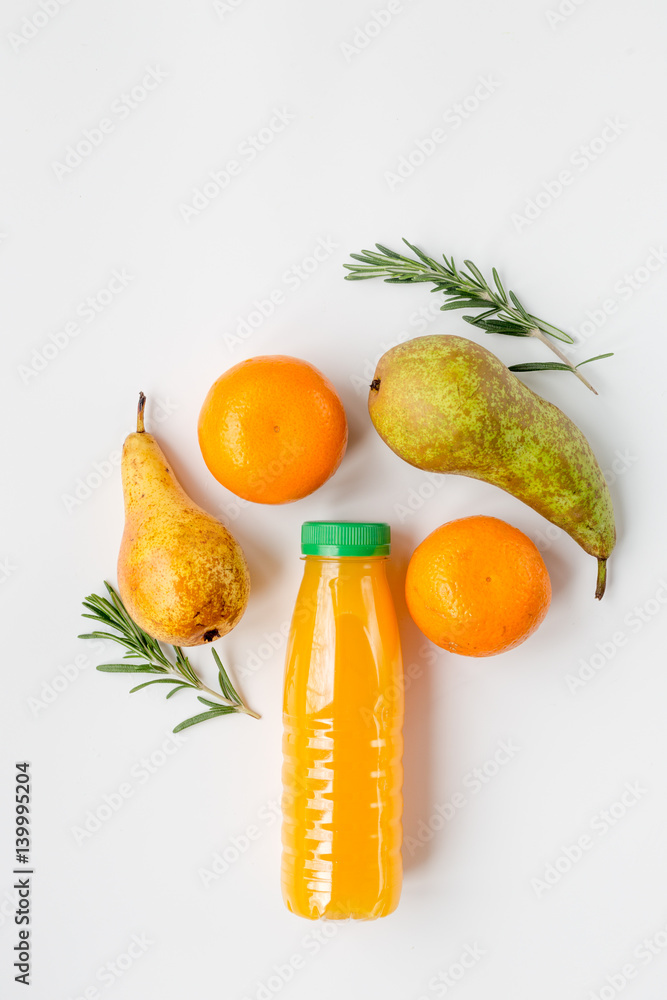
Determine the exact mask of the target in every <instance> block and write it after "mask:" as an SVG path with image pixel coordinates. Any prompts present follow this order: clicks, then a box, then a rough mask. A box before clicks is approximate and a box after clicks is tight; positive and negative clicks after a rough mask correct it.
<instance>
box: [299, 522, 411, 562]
mask: <svg viewBox="0 0 667 1000" xmlns="http://www.w3.org/2000/svg"><path fill="white" fill-rule="evenodd" d="M390 541H391V528H390V527H389V525H388V524H385V523H384V522H378V521H305V522H304V523H303V524H302V525H301V552H302V553H303V555H305V556H388V555H389V550H390V548H391V546H390Z"/></svg>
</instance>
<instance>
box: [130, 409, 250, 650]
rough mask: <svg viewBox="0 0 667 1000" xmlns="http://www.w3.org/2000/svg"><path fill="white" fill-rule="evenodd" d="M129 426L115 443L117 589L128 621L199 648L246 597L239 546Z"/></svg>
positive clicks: (150, 440) (226, 625)
mask: <svg viewBox="0 0 667 1000" xmlns="http://www.w3.org/2000/svg"><path fill="white" fill-rule="evenodd" d="M145 404H146V397H145V396H144V394H143V392H142V393H140V395H139V407H138V410H137V430H136V432H135V433H132V434H129V435H128V437H127V438H126V440H125V444H124V446H123V459H122V477H123V493H124V497H125V529H124V531H123V539H122V541H121V545H120V553H119V556H118V589H119V591H120V595H121V597H122V599H123V602H124V603H125V607H126V608H127V610H128V612H129V614H130V615H131V617H132V618H133V619H134V621H135V622H136V623H137V624H138V625H140V626H141V628H143V629H144V631H145V632H148V634H149V635H151V636H153V638H155V639H159V640H160V641H161V642H168V643H171V644H172V645H174V646H199V645H201V644H202V643H205V642H213V640H214V639H217V638H218V637H219V636H222V635H225V634H226V633H227V632H229V631H231V629H233V628H234V626H235V625H236V624H237V623H238V622H239V620H240V619H241V616H242V615H243V612H244V611H245V609H246V605H247V603H248V593H249V590H250V577H249V574H248V567H247V564H246V561H245V557H244V555H243V551H242V549H241V546H240V545H239V544H238V542H237V541H236V539H235V538H234V537H233V536H232V535H231V534H230V532H229V531H227V529H226V528H225V526H224V525H223V524H221V523H220V521H217V520H216V519H215V518H214V517H212V516H211V515H210V514H207V513H206V511H205V510H202V508H201V507H199V506H198V505H197V504H196V503H195V502H194V501H193V500H191V499H190V497H189V496H188V495H187V493H186V492H185V490H184V489H183V487H182V486H181V484H180V483H179V482H178V480H177V479H176V477H175V475H174V473H173V472H172V470H171V468H170V466H169V462H168V461H167V459H166V458H165V456H164V454H163V452H162V450H161V448H160V446H159V444H158V443H157V441H156V440H155V438H154V437H153V435H152V434H147V433H146V431H145V430H144V407H145Z"/></svg>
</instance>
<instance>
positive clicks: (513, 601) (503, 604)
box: [405, 516, 551, 656]
mask: <svg viewBox="0 0 667 1000" xmlns="http://www.w3.org/2000/svg"><path fill="white" fill-rule="evenodd" d="M405 596H406V600H407V604H408V608H409V611H410V614H411V615H412V617H413V619H414V621H415V623H416V624H417V625H418V626H419V628H420V629H421V630H422V632H423V633H424V635H426V636H427V637H428V638H429V639H430V640H431V641H432V642H434V643H435V644H436V646H441V647H442V648H443V649H448V650H449V651H450V652H452V653H461V654H463V655H464V656H493V655H494V653H503V652H506V651H507V650H508V649H514V648H515V646H518V645H520V643H522V642H523V641H524V640H525V639H527V638H528V636H529V635H531V634H532V633H533V632H534V631H535V629H536V628H537V627H538V625H539V624H540V623H541V622H542V620H543V619H544V616H545V615H546V613H547V610H548V608H549V603H550V601H551V581H550V580H549V574H548V572H547V568H546V566H545V565H544V560H543V559H542V556H541V555H540V553H539V552H538V550H537V548H536V546H535V545H534V544H533V542H531V540H530V538H527V537H526V535H524V534H523V532H522V531H519V529H518V528H513V527H512V525H511V524H507V523H506V522H505V521H501V520H499V519H498V518H497V517H483V516H477V517H463V518H460V520H458V521H450V522H449V523H448V524H443V525H442V526H441V527H439V528H436V530H435V531H434V532H432V533H431V534H430V535H429V536H428V538H425V539H424V541H423V542H422V543H421V545H418V546H417V548H416V549H415V551H414V552H413V553H412V558H411V559H410V564H409V566H408V573H407V577H406V581H405Z"/></svg>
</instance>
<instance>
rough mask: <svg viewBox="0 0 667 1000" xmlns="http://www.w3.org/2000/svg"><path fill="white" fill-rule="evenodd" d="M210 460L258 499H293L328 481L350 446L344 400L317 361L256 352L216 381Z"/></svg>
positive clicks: (208, 407)
mask: <svg viewBox="0 0 667 1000" xmlns="http://www.w3.org/2000/svg"><path fill="white" fill-rule="evenodd" d="M199 446H200V448H201V452H202V455H203V456H204V461H205V462H206V465H207V466H208V468H209V469H210V471H211V472H212V473H213V475H214V476H215V478H216V479H217V480H218V482H220V483H222V485H223V486H225V487H226V488H227V489H228V490H231V492H232V493H235V494H236V495H237V496H239V497H242V498H243V499H244V500H251V501H253V502H254V503H270V504H278V503H290V502H292V501H293V500H300V499H301V498H302V497H305V496H307V495H308V494H309V493H312V492H313V491H314V490H316V489H318V488H319V487H320V486H322V484H323V483H325V482H326V481H327V479H329V478H330V476H332V475H333V474H334V472H335V471H336V469H337V468H338V466H339V465H340V462H341V460H342V458H343V455H344V453H345V448H346V446H347V420H346V418H345V410H344V409H343V404H342V403H341V401H340V398H339V397H338V394H337V393H336V390H335V389H334V387H333V385H332V384H331V382H330V381H329V380H328V379H327V378H326V377H325V376H324V375H323V374H322V372H320V371H318V369H317V368H315V366H314V365H311V364H310V363H309V362H308V361H302V360H301V359H300V358H291V357H287V356H285V355H281V354H275V355H264V356H260V357H255V358H249V359H248V360H247V361H241V362H240V364H238V365H234V367H233V368H230V369H229V370H228V371H226V372H224V373H223V374H222V375H221V376H220V378H219V379H217V381H216V382H214V383H213V385H212V386H211V388H210V389H209V391H208V395H207V396H206V399H205V400H204V405H203V406H202V409H201V413H200V414H199Z"/></svg>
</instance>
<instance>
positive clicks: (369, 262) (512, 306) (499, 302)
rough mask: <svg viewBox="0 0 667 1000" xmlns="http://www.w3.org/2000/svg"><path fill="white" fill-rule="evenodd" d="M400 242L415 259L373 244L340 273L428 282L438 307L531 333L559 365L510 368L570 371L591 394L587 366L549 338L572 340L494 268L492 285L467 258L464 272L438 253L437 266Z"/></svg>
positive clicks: (491, 329)
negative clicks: (532, 309) (439, 296)
mask: <svg viewBox="0 0 667 1000" xmlns="http://www.w3.org/2000/svg"><path fill="white" fill-rule="evenodd" d="M403 242H404V243H405V245H406V246H407V247H409V248H410V250H412V252H413V253H414V254H415V255H416V257H417V260H414V259H413V258H412V257H405V256H403V255H402V254H399V253H396V252H395V251H394V250H389V249H388V247H385V246H382V244H381V243H376V244H375V246H376V248H377V250H378V251H379V253H375V251H373V250H363V251H362V252H361V253H360V254H358V253H353V254H350V256H351V257H352V259H353V260H355V261H359V263H358V264H344V265H343V267H345V268H347V270H348V271H349V272H350V273H349V274H346V275H345V277H346V279H347V280H348V281H364V280H365V279H367V278H383V279H384V280H385V281H386V282H388V283H389V284H405V283H406V282H418V281H427V282H432V283H433V285H434V286H435V287H434V288H432V289H431V291H432V292H442V293H443V294H444V295H445V296H447V298H448V299H449V301H448V302H445V304H444V305H443V306H441V307H440V308H441V309H443V310H449V309H483V310H484V311H483V312H481V313H478V314H477V315H476V316H464V317H463V319H464V320H465V321H466V323H470V324H472V326H476V327H477V328H478V329H480V330H484V331H485V332H486V333H502V334H506V335H507V336H510V337H535V338H536V340H539V341H541V342H542V343H543V344H546V346H547V347H548V348H549V349H550V350H551V351H553V352H554V354H555V355H556V356H557V357H558V358H559V359H560V363H556V362H550V363H549V362H545V363H544V364H541V363H540V362H535V363H531V365H530V367H526V366H525V365H510V366H509V370H510V371H570V372H573V374H575V375H576V376H577V378H579V379H581V381H582V382H583V383H584V385H585V386H587V387H588V388H589V389H590V390H591V392H595V389H594V388H593V386H592V385H591V384H590V382H589V381H588V380H587V379H586V378H584V376H583V375H582V374H581V372H580V371H579V370H578V369H579V367H580V365H583V364H587V361H582V362H581V363H580V365H573V364H572V363H571V362H570V360H569V359H568V358H567V356H566V355H565V354H563V352H562V351H561V350H559V348H558V347H556V345H555V344H554V343H553V340H551V339H550V338H554V339H556V340H560V341H563V342H564V343H566V344H573V343H574V339H573V338H572V337H571V336H570V334H569V333H566V332H565V330H561V329H560V328H559V327H557V326H552V324H551V323H547V322H546V321H545V320H543V319H540V318H539V317H538V316H534V315H533V314H532V313H529V312H528V311H527V310H526V309H525V308H524V306H523V305H522V303H521V302H520V301H519V299H518V297H517V296H516V295H515V294H514V292H512V291H510V292H509V293H508V292H506V291H505V288H504V286H503V283H502V281H501V280H500V276H499V274H498V272H497V270H496V269H495V267H494V268H493V269H492V274H493V286H492V285H490V284H489V282H488V281H487V280H486V279H485V277H484V275H483V274H482V272H481V271H480V270H479V268H478V267H476V266H475V264H473V262H472V261H471V260H464V262H463V263H464V265H465V267H466V269H467V273H466V271H459V269H458V267H457V266H456V262H455V261H454V258H453V257H449V258H447V257H446V256H445V254H443V255H442V259H443V262H444V263H442V264H441V263H440V262H439V261H437V260H434V259H433V258H432V257H428V256H427V255H426V254H425V253H423V252H422V251H421V250H420V249H419V248H418V247H416V246H413V244H412V243H408V241H407V240H406V239H403ZM609 357H611V355H610V354H600V355H598V357H597V358H588V361H597V360H599V359H600V358H609ZM596 395H597V393H596Z"/></svg>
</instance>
